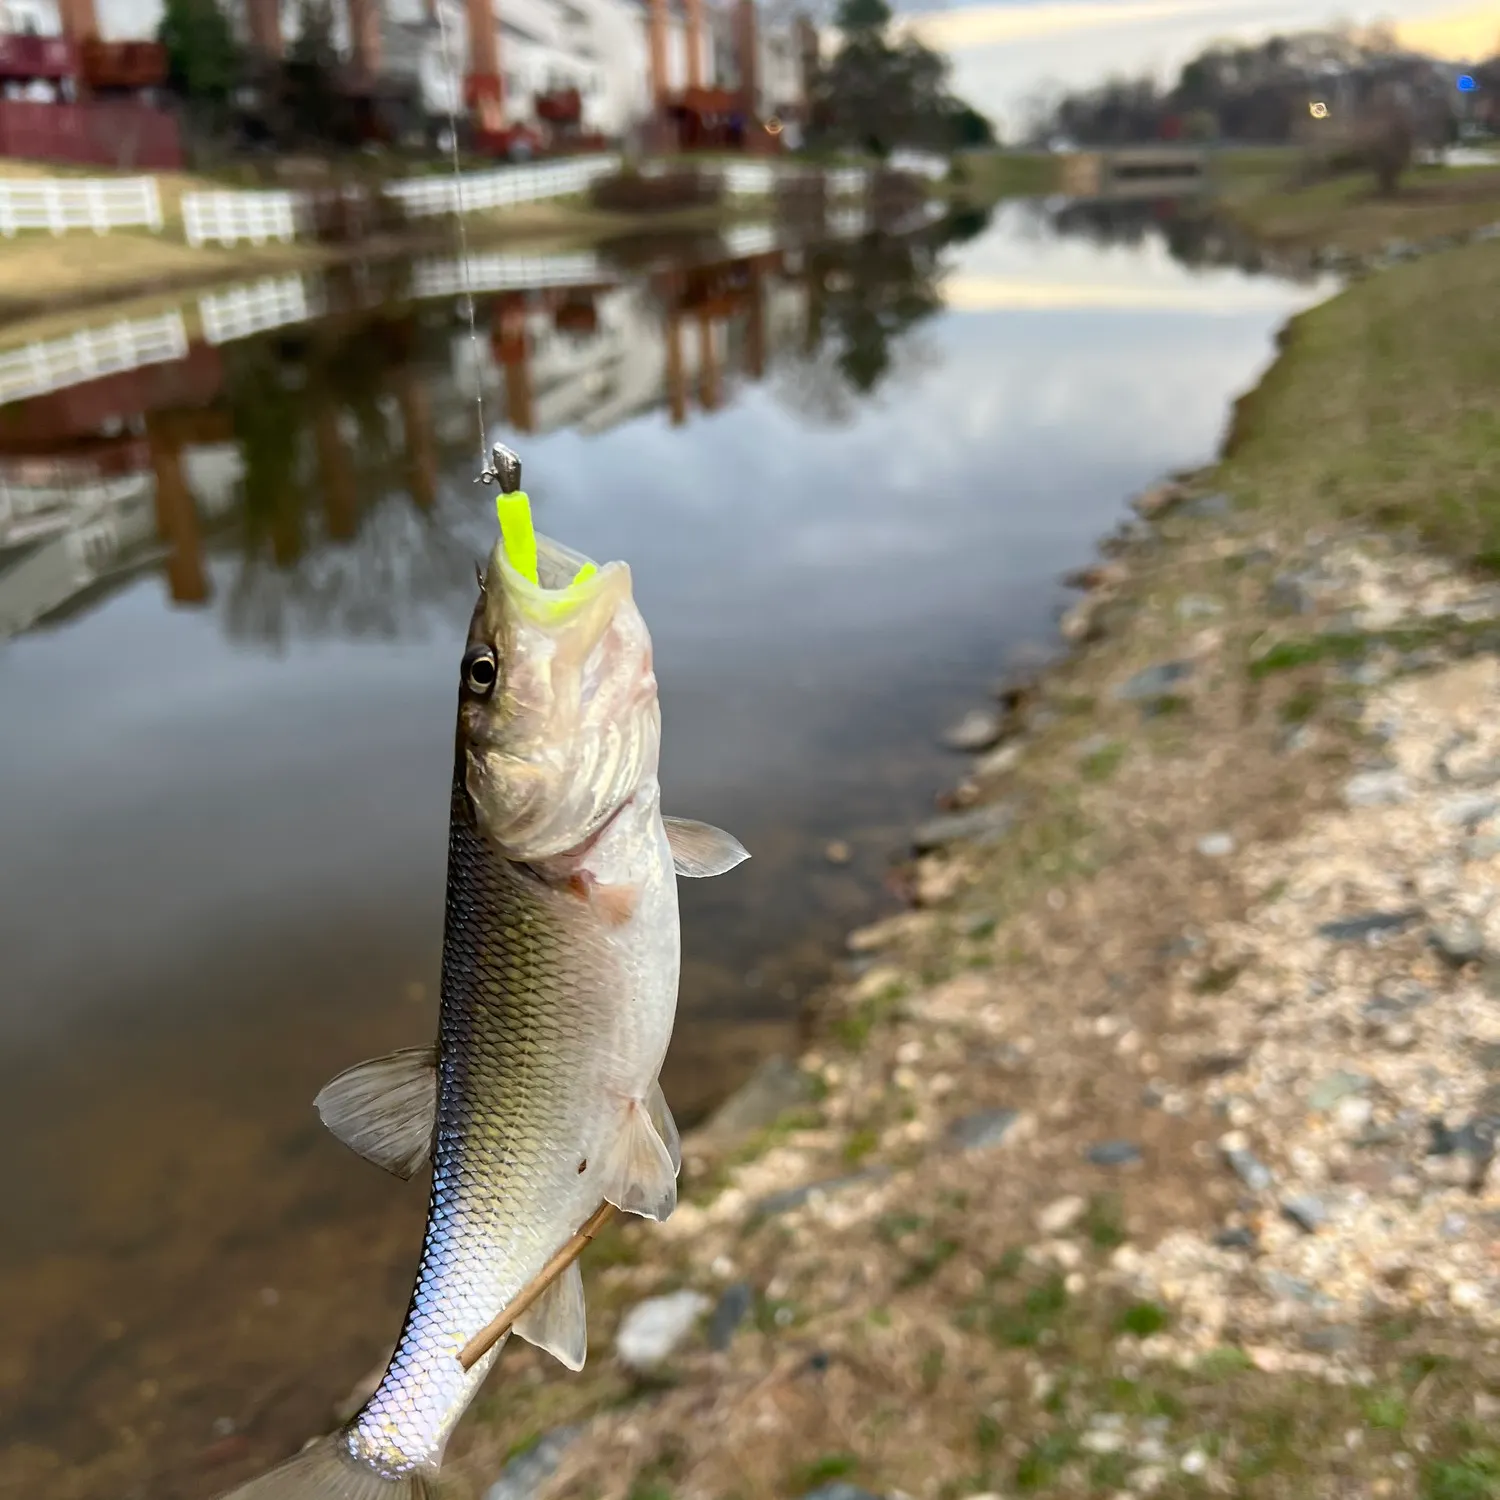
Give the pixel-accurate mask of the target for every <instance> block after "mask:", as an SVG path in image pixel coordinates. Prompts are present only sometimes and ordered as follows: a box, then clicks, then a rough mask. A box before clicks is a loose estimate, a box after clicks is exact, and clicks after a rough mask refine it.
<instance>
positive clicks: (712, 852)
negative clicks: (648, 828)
mask: <svg viewBox="0 0 1500 1500" xmlns="http://www.w3.org/2000/svg"><path fill="white" fill-rule="evenodd" d="M662 822H663V823H665V824H666V828H667V843H669V844H670V845H671V846H672V863H673V865H674V866H675V867H676V870H677V873H678V874H679V875H683V876H686V877H688V878H689V879H693V880H702V879H705V878H706V877H708V876H710V875H722V874H724V872H725V871H726V870H732V869H734V867H735V866H736V865H738V864H743V863H744V862H745V861H746V860H747V859H749V858H750V851H749V850H748V849H746V848H745V846H744V845H743V844H742V843H740V841H739V840H738V839H737V838H735V836H734V835H733V834H732V833H725V832H724V830H723V829H722V828H715V827H714V826H713V824H712V823H700V822H698V821H697V820H696V819H694V818H663V819H662Z"/></svg>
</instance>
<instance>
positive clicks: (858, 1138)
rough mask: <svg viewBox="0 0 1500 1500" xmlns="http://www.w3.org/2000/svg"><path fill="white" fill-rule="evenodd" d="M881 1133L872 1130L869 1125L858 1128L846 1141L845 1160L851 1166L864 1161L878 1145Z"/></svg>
mask: <svg viewBox="0 0 1500 1500" xmlns="http://www.w3.org/2000/svg"><path fill="white" fill-rule="evenodd" d="M879 1144H880V1135H879V1133H878V1132H877V1131H874V1130H871V1129H870V1128H869V1126H865V1127H863V1128H862V1129H859V1130H856V1131H855V1132H854V1134H853V1135H851V1136H850V1137H849V1139H848V1140H847V1141H845V1142H844V1160H845V1161H846V1162H847V1163H848V1164H849V1165H850V1166H851V1167H856V1166H858V1165H859V1164H860V1162H862V1161H863V1160H864V1159H865V1158H866V1157H867V1156H868V1155H869V1154H870V1153H871V1152H872V1151H873V1150H874V1149H875V1148H876V1147H877V1146H878V1145H879Z"/></svg>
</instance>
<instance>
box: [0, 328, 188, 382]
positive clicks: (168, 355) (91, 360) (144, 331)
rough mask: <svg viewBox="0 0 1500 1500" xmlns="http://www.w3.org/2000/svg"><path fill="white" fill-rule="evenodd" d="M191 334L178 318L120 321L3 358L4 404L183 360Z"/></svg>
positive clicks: (0, 356) (0, 371) (0, 362)
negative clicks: (108, 376) (103, 376)
mask: <svg viewBox="0 0 1500 1500" xmlns="http://www.w3.org/2000/svg"><path fill="white" fill-rule="evenodd" d="M187 352H188V337H187V329H186V327H185V326H184V325H183V321H182V314H181V313H180V312H170V313H163V314H161V315H160V316H159V317H154V318H132V319H123V318H122V319H121V320H120V321H119V322H117V323H110V324H108V325H106V326H105V327H103V328H85V329H80V330H79V331H78V332H77V333H70V334H68V335H67V336H66V337H64V338H58V339H46V340H42V341H39V342H37V343H35V344H27V345H25V346H24V347H23V348H20V349H14V350H11V351H10V352H8V353H5V354H0V402H5V401H24V400H26V399H27V398H28V397H30V396H45V395H46V394H47V393H48V392H49V391H60V390H62V389H63V388H64V387H65V386H70V385H78V384H80V383H81V382H83V381H85V380H97V379H98V378H99V377H100V376H101V375H115V374H118V373H119V372H120V371H121V370H135V369H139V368H140V367H141V366H142V365H156V364H167V363H170V362H171V361H172V360H175V359H185V358H186V357H187Z"/></svg>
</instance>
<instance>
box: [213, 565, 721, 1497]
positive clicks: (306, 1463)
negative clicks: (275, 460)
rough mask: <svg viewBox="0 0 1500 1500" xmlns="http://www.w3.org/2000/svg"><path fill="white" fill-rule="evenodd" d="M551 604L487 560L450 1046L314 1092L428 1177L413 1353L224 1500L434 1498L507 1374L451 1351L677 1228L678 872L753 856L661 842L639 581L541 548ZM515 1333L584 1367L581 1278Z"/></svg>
mask: <svg viewBox="0 0 1500 1500" xmlns="http://www.w3.org/2000/svg"><path fill="white" fill-rule="evenodd" d="M536 540H537V552H538V572H537V578H538V582H535V583H533V582H531V581H530V580H529V579H528V578H527V577H525V576H523V575H522V574H521V573H520V572H518V571H517V570H516V568H515V567H514V566H513V565H512V563H511V559H510V557H509V555H508V554H507V552H506V549H505V546H504V543H503V542H500V543H497V544H496V547H495V550H494V553H493V555H492V556H491V558H490V560H489V565H488V567H487V569H486V571H485V574H484V576H483V577H482V579H481V587H480V595H479V601H478V604H477V605H476V607H475V610H474V615H473V619H472V621H471V623H470V626H469V635H468V644H467V649H466V650H465V652H464V656H463V662H462V668H461V673H460V678H461V681H460V689H459V707H458V731H457V743H456V747H455V756H454V771H453V788H452V801H451V812H450V825H449V841H448V896H447V912H446V921H445V927H444V937H443V969H442V997H441V1007H440V1018H439V1026H438V1038H437V1043H436V1046H435V1047H431V1048H413V1049H408V1050H406V1051H402V1052H397V1053H393V1054H392V1055H390V1056H388V1057H381V1058H376V1059H374V1060H373V1061H371V1062H367V1063H362V1064H360V1065H359V1066H358V1067H355V1068H351V1069H350V1070H348V1071H347V1072H345V1073H342V1074H340V1075H339V1076H338V1077H337V1078H335V1079H334V1080H333V1081H332V1082H331V1083H330V1084H328V1085H327V1087H325V1088H324V1089H323V1091H322V1092H321V1093H320V1094H319V1095H318V1098H317V1107H318V1110H319V1113H320V1114H321V1115H322V1117H323V1120H324V1122H325V1123H326V1124H327V1125H328V1126H329V1128H330V1129H331V1130H332V1131H333V1132H334V1134H335V1135H337V1136H338V1137H339V1139H340V1140H342V1141H343V1142H344V1143H345V1144H346V1145H348V1146H350V1147H352V1148H353V1149H354V1150H355V1151H357V1152H359V1153H360V1154H361V1155H363V1156H365V1157H366V1158H368V1159H369V1160H371V1161H373V1162H375V1163H377V1164H378V1165H380V1166H382V1167H384V1168H385V1169H386V1170H387V1171H390V1172H393V1173H395V1174H396V1175H397V1176H401V1177H409V1176H411V1175H412V1174H413V1173H414V1172H415V1171H416V1170H417V1169H418V1168H419V1167H420V1166H421V1165H422V1163H423V1162H424V1161H425V1160H426V1159H427V1157H428V1155H429V1152H430V1154H431V1158H432V1167H433V1180H432V1195H431V1200H430V1205H429V1208H428V1215H427V1232H426V1236H425V1238H424V1240H423V1245H422V1259H421V1264H420V1266H419V1268H418V1271H417V1282H416V1288H415V1290H414V1292H413V1294H412V1300H411V1305H410V1308H409V1310H408V1312H407V1315H406V1322H405V1324H404V1326H403V1328H402V1331H401V1337H400V1342H399V1343H398V1344H397V1346H396V1351H395V1354H394V1355H393V1356H392V1358H391V1362H390V1365H389V1366H388V1367H387V1369H386V1372H385V1375H384V1378H383V1379H382V1380H381V1382H380V1385H379V1388H378V1389H377V1390H376V1392H375V1394H374V1395H373V1396H372V1397H371V1398H370V1400H369V1401H368V1402H367V1403H366V1404H365V1406H364V1407H363V1409H362V1410H361V1411H360V1412H359V1413H358V1414H357V1415H356V1416H355V1417H354V1418H353V1419H352V1420H351V1421H350V1422H349V1424H348V1425H347V1426H345V1427H344V1428H342V1429H341V1430H340V1431H338V1432H336V1433H334V1434H333V1435H331V1436H330V1437H326V1438H323V1439H321V1440H319V1441H318V1442H316V1443H314V1444H312V1445H311V1446H309V1447H308V1448H307V1449H305V1450H304V1451H303V1452H302V1453H301V1454H299V1455H298V1456H297V1457H296V1458H293V1459H292V1460H290V1461H289V1462H288V1463H286V1464H283V1465H282V1466H281V1467H280V1468H278V1469H275V1470H273V1471H272V1472H270V1473H269V1474H266V1475H264V1476H262V1477H261V1478H259V1479H256V1480H254V1481H252V1482H251V1483H250V1484H248V1485H246V1486H244V1487H242V1488H241V1489H238V1490H236V1491H234V1492H233V1496H232V1497H231V1500H419V1497H428V1496H432V1495H434V1494H436V1493H437V1491H436V1490H435V1488H434V1485H435V1483H436V1478H437V1474H438V1470H439V1467H440V1465H441V1463H442V1458H443V1451H444V1448H445V1446H446V1444H447V1442H448V1439H449V1437H450V1436H451V1434H452V1432H453V1429H454V1427H455V1426H456V1425H457V1423H458V1420H459V1418H460V1417H461V1416H462V1415H463V1413H464V1410H465V1409H466V1408H467V1407H468V1405H469V1403H470V1402H471V1401H472V1400H473V1398H474V1395H475V1393H476V1392H477V1391H478V1389H479V1386H480V1383H481V1382H482V1381H483V1380H484V1378H485V1376H486V1374H488V1372H489V1370H490V1368H491V1367H492V1366H493V1364H494V1362H495V1360H496V1358H497V1357H498V1355H499V1352H500V1346H499V1345H497V1346H496V1347H495V1348H494V1349H492V1350H491V1351H490V1352H489V1353H488V1354H486V1355H485V1356H484V1357H483V1358H482V1359H480V1360H479V1361H478V1363H477V1364H475V1366H474V1367H473V1369H471V1370H467V1371H466V1370H465V1369H464V1368H463V1367H462V1365H461V1364H460V1362H459V1353H460V1351H461V1350H462V1349H463V1348H464V1346H465V1345H466V1344H467V1343H468V1342H469V1340H470V1339H471V1338H473V1337H474V1336H475V1335H476V1334H477V1333H479V1332H480V1330H481V1329H483V1328H484V1327H485V1326H486V1325H487V1324H488V1323H489V1322H490V1321H491V1319H493V1318H494V1317H495V1316H496V1315H497V1314H499V1313H500V1312H501V1311H502V1310H503V1309H505V1308H506V1307H508V1306H509V1305H510V1304H511V1303H512V1302H513V1301H514V1300H515V1298H516V1297H517V1296H518V1295H519V1294H520V1293H521V1292H522V1291H523V1290H524V1289H525V1288H526V1287H527V1286H528V1285H529V1284H530V1283H531V1282H532V1281H533V1280H534V1279H535V1278H536V1277H537V1276H538V1274H539V1273H540V1272H541V1270H542V1268H543V1267H544V1266H545V1265H546V1263H547V1262H548V1260H549V1259H550V1258H551V1257H552V1256H553V1254H554V1253H555V1252H557V1251H558V1250H559V1249H560V1248H561V1247H562V1245H563V1244H564V1243H565V1242H566V1241H567V1240H568V1239H569V1237H570V1236H571V1235H572V1234H573V1233H574V1232H575V1231H576V1230H577V1229H578V1228H579V1226H580V1225H581V1224H582V1223H583V1222H584V1221H585V1220H586V1219H587V1218H588V1217H589V1215H590V1214H591V1213H592V1212H593V1211H594V1210H595V1209H596V1208H597V1207H598V1206H599V1204H600V1203H601V1202H608V1203H612V1204H614V1205H615V1206H616V1207H618V1208H620V1209H623V1210H625V1211H627V1212H629V1213H634V1214H639V1215H642V1216H644V1217H646V1218H650V1219H657V1220H661V1219H665V1218H666V1217H667V1215H668V1214H670V1213H671V1212H672V1210H673V1208H674V1207H675V1205H676V1201H677V1180H676V1179H677V1172H678V1169H679V1167H680V1156H679V1151H678V1143H677V1130H676V1126H675V1125H674V1124H673V1122H672V1116H671V1112H670V1111H669V1110H668V1108H667V1104H666V1101H665V1100H664V1099H663V1097H662V1092H661V1086H660V1084H659V1083H658V1081H657V1075H658V1073H659V1071H660V1069H661V1064H662V1059H663V1058H664V1057H665V1055H666V1051H667V1044H668V1042H669V1041H670V1039H671V1035H672V1024H673V1020H674V1017H675V1013H676V1006H677V982H678V969H679V932H678V915H677V885H676V879H675V875H674V870H675V872H676V874H680V875H693V876H704V875H716V874H720V873H722V872H723V871H725V870H728V869H732V868H733V867H734V866H735V865H736V864H738V863H739V862H740V861H741V860H743V859H745V858H748V856H747V854H746V852H745V850H744V849H743V848H742V847H741V846H740V845H739V843H737V842H736V841H735V840H734V839H733V838H731V837H730V836H729V835H728V834H726V833H723V832H721V831H720V830H718V829H715V828H712V827H710V826H709V825H707V824H703V823H694V822H688V821H685V820H676V819H665V818H663V816H662V812H661V802H660V789H659V786H658V782H657V757H658V751H659V746H660V737H661V717H660V709H659V706H658V702H657V691H656V678H655V675H654V673H653V671H652V653H651V639H650V636H649V634H648V633H647V630H646V626H645V622H644V621H643V620H642V619H641V616H640V612H639V610H638V609H637V608H636V605H635V601H634V599H633V597H632V593H631V581H630V570H629V569H628V568H627V567H626V566H625V564H623V563H619V562H612V563H609V564H607V565H605V566H604V567H602V568H598V569H595V568H594V565H593V564H591V563H590V562H589V561H588V559H586V558H583V557H581V556H579V555H578V554H576V553H574V552H571V551H569V550H568V549H567V548H565V547H562V546H560V545H559V544H557V543H556V542H552V541H550V540H548V539H547V538H544V537H538V538H537V539H536ZM514 1332H515V1333H517V1334H519V1335H520V1336H521V1337H522V1338H524V1339H526V1340H528V1341H529V1342H531V1343H532V1344H535V1345H537V1346H539V1347H540V1348H543V1349H546V1350H547V1351H548V1352H550V1353H551V1354H553V1355H555V1356H556V1357H557V1358H558V1359H559V1360H561V1361H562V1363H563V1364H564V1365H566V1366H568V1367H569V1368H570V1369H578V1368H580V1367H581V1366H582V1364H583V1361H584V1354H585V1347H586V1330H585V1320H584V1306H583V1283H582V1279H581V1277H580V1275H579V1270H578V1265H577V1263H576V1262H574V1263H573V1264H572V1265H571V1266H570V1267H569V1268H568V1270H566V1271H565V1272H564V1273H563V1274H562V1275H561V1276H560V1277H559V1278H558V1279H557V1280H556V1281H554V1282H553V1283H552V1285H551V1286H550V1288H549V1289H548V1290H547V1291H546V1292H545V1293H544V1294H543V1295H542V1297H541V1298H540V1299H539V1300H538V1301H537V1302H535V1303H534V1304H533V1305H532V1306H531V1307H529V1308H528V1309H527V1311H526V1312H525V1313H523V1314H522V1316H521V1318H520V1319H519V1320H518V1321H517V1323H516V1325H515V1328H514Z"/></svg>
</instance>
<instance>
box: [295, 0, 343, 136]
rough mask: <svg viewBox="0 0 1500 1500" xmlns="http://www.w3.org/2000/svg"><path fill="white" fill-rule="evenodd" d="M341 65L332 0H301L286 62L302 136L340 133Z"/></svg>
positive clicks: (296, 116) (297, 122)
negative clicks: (339, 74) (339, 83)
mask: <svg viewBox="0 0 1500 1500" xmlns="http://www.w3.org/2000/svg"><path fill="white" fill-rule="evenodd" d="M338 67H339V55H338V50H337V48H335V46H334V45H333V9H332V6H331V5H330V4H329V0H302V4H301V7H300V9H299V12H298V25H297V35H296V36H295V37H294V38H293V39H292V44H291V46H290V47H288V48H287V54H286V64H285V77H286V89H287V102H288V103H289V104H290V106H291V113H292V118H293V120H294V121H295V124H296V129H297V131H298V133H299V134H301V135H302V136H304V137H307V138H310V139H313V140H320V141H325V140H328V139H329V138H330V137H332V136H335V135H336V134H338V132H339V128H340V126H341V125H342V124H343V119H342V113H343V111H342V109H341V103H342V101H341V99H340V96H339V92H338V88H337V74H338Z"/></svg>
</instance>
